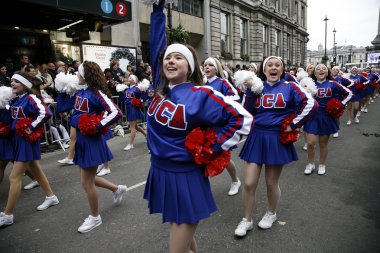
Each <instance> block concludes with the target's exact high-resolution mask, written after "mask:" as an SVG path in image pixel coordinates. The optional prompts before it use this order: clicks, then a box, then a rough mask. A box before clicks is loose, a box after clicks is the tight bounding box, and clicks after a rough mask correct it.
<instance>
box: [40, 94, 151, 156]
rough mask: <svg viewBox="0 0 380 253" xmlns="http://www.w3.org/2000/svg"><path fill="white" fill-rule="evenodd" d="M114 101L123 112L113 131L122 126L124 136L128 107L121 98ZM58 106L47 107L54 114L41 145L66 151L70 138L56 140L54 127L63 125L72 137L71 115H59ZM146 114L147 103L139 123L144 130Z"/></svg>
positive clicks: (46, 126) (48, 123)
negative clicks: (49, 145)
mask: <svg viewBox="0 0 380 253" xmlns="http://www.w3.org/2000/svg"><path fill="white" fill-rule="evenodd" d="M112 100H113V102H114V103H115V104H116V105H117V106H118V107H119V108H120V110H121V111H122V116H121V117H120V119H118V121H117V122H115V123H114V124H113V125H112V127H111V130H112V131H113V132H117V131H119V129H120V126H121V128H122V129H123V132H122V134H124V130H125V129H128V128H129V124H128V121H127V113H126V106H125V104H124V103H123V102H122V101H120V99H119V96H112ZM56 104H57V103H56V102H53V103H51V104H49V105H47V107H48V108H49V110H50V111H51V113H52V116H51V118H50V119H49V121H48V122H46V123H44V124H43V128H44V131H45V133H44V140H43V141H41V145H43V144H46V145H48V144H54V143H58V144H59V146H60V147H61V149H62V150H63V151H65V150H66V148H65V146H64V144H65V143H66V142H67V141H70V137H69V138H61V135H59V138H58V139H55V137H54V136H53V133H52V127H56V128H57V129H58V127H57V126H59V125H62V126H63V127H64V128H65V129H66V131H67V133H68V134H69V136H70V130H71V127H70V125H69V119H70V115H71V113H70V112H66V113H57V112H56V110H55V108H56ZM146 112H147V103H145V104H144V108H143V113H144V117H143V119H142V121H141V122H140V123H138V125H139V126H143V127H144V128H146ZM123 136H124V135H123ZM49 140H50V141H49Z"/></svg>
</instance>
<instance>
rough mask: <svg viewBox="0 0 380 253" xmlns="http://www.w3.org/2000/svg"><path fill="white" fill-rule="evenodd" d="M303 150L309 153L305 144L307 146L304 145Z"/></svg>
mask: <svg viewBox="0 0 380 253" xmlns="http://www.w3.org/2000/svg"><path fill="white" fill-rule="evenodd" d="M302 149H303V150H305V151H307V143H305V145H303V147H302Z"/></svg>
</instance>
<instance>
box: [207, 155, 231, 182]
mask: <svg viewBox="0 0 380 253" xmlns="http://www.w3.org/2000/svg"><path fill="white" fill-rule="evenodd" d="M230 160H231V151H225V150H224V151H222V153H220V154H219V155H218V156H217V157H215V158H214V159H213V160H211V161H210V163H209V164H207V166H206V169H205V176H206V177H214V176H217V175H219V174H220V173H222V172H223V170H224V168H227V166H228V164H229V163H230Z"/></svg>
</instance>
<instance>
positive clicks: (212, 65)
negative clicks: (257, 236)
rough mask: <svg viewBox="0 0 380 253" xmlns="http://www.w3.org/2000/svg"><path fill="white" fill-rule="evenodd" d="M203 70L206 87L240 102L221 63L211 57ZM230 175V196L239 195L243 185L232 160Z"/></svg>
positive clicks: (229, 167)
mask: <svg viewBox="0 0 380 253" xmlns="http://www.w3.org/2000/svg"><path fill="white" fill-rule="evenodd" d="M203 70H204V73H205V76H206V78H207V82H206V85H209V86H211V87H212V88H213V89H214V90H216V91H219V92H220V93H222V94H223V95H224V96H226V97H228V98H230V99H232V100H233V101H237V102H238V101H239V100H240V97H239V94H238V92H237V90H236V89H235V87H234V86H233V85H232V84H231V83H230V82H228V81H227V79H225V74H224V72H223V69H222V65H221V64H220V62H219V61H218V60H217V59H215V58H213V57H209V58H207V59H206V60H205V61H204V65H203ZM227 171H228V174H229V175H230V177H231V186H230V190H229V191H228V195H230V196H233V195H236V194H238V192H239V188H240V185H241V182H240V179H239V177H238V176H237V175H236V166H235V163H234V162H233V161H232V160H230V162H229V164H228V166H227Z"/></svg>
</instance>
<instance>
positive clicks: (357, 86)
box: [347, 66, 369, 125]
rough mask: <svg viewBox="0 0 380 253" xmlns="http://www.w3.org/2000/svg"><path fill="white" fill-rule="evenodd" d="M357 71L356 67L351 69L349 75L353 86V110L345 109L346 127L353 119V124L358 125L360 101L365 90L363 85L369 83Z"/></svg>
mask: <svg viewBox="0 0 380 253" xmlns="http://www.w3.org/2000/svg"><path fill="white" fill-rule="evenodd" d="M358 73H359V69H358V68H357V67H355V66H354V67H352V68H351V74H350V75H349V77H348V78H349V79H350V80H352V81H353V82H354V85H353V86H352V93H353V96H352V103H351V104H353V106H352V107H353V108H350V107H349V108H348V109H347V116H348V121H347V125H351V120H352V118H354V122H355V123H356V124H359V123H360V120H359V116H360V101H361V99H362V94H363V91H362V90H363V89H365V85H366V84H368V83H369V80H368V79H367V78H365V77H364V76H362V75H359V74H358Z"/></svg>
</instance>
